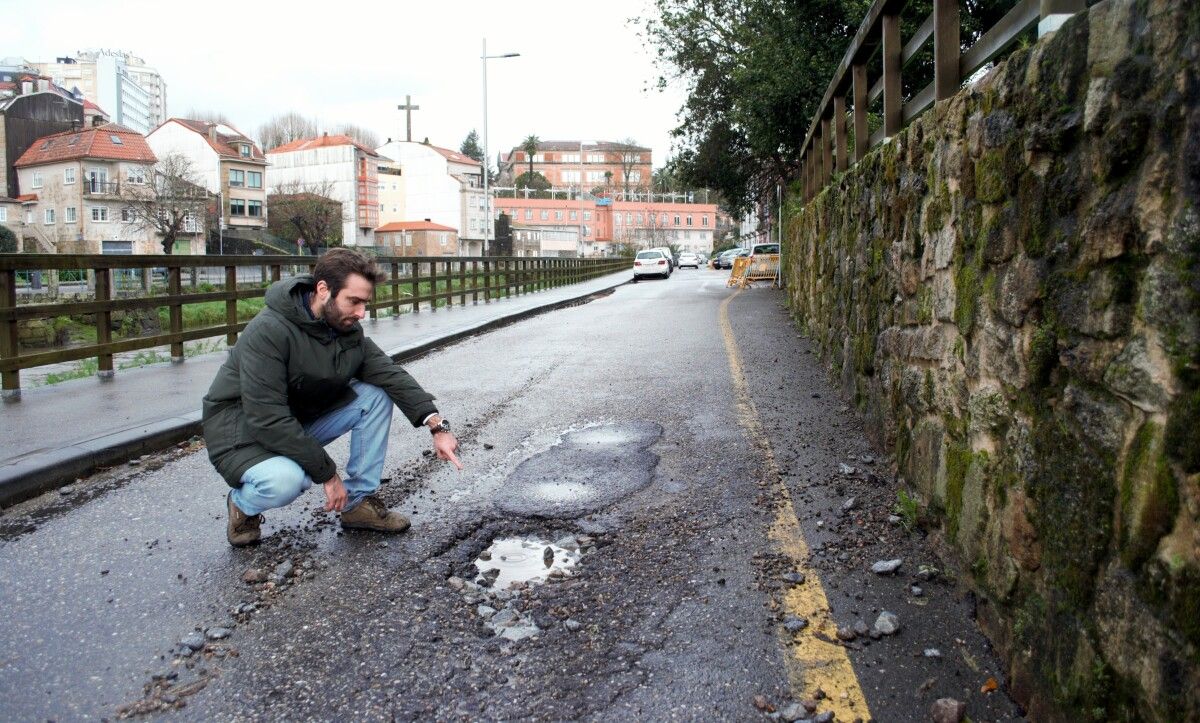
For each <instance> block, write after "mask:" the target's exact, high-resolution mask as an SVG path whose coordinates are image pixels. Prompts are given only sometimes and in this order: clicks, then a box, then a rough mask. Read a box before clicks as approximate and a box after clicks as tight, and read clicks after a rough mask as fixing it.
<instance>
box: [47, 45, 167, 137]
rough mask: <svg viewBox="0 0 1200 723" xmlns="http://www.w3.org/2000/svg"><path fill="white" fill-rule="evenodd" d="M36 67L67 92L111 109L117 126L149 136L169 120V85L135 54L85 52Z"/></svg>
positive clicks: (101, 51)
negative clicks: (76, 93) (81, 95)
mask: <svg viewBox="0 0 1200 723" xmlns="http://www.w3.org/2000/svg"><path fill="white" fill-rule="evenodd" d="M32 65H33V66H34V67H36V68H37V69H38V70H39V71H40V72H41V73H42V74H43V75H45V76H48V77H49V78H50V79H51V80H53V81H54V82H55V83H56V84H58V85H60V86H62V87H63V88H67V89H74V88H78V89H79V90H80V91H81V92H82V93H83V96H84V97H85V98H88V99H90V100H91V101H93V102H94V103H96V104H98V105H99V106H100V107H102V108H105V109H107V110H108V111H109V113H110V114H111V118H112V119H113V122H115V123H119V124H121V125H123V126H125V127H127V128H132V129H133V130H136V131H138V132H139V133H149V132H150V129H151V128H154V127H155V126H158V125H159V124H161V123H163V122H164V121H166V120H167V118H168V115H167V84H166V82H165V81H164V80H163V79H162V76H161V75H159V74H158V71H156V70H155V69H154V68H152V67H150V66H148V65H146V62H145V61H144V60H142V59H141V58H139V57H138V56H136V55H133V54H132V53H127V52H124V51H116V50H85V51H81V52H78V53H76V54H75V55H74V56H63V57H59V58H55V60H54V62H52V63H51V62H37V63H32Z"/></svg>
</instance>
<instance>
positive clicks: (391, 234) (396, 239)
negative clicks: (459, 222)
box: [375, 219, 458, 256]
mask: <svg viewBox="0 0 1200 723" xmlns="http://www.w3.org/2000/svg"><path fill="white" fill-rule="evenodd" d="M375 246H376V248H377V249H378V251H379V253H380V254H382V255H384V256H457V255H458V230H457V229H455V228H453V227H451V226H444V225H442V224H440V223H434V222H432V221H430V220H429V219H425V220H424V221H393V222H392V223H387V224H384V225H382V226H380V227H379V228H377V229H375Z"/></svg>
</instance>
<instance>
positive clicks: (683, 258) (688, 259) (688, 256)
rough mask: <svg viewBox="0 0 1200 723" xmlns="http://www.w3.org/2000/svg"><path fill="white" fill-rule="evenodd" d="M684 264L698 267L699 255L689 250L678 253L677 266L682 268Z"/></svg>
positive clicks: (694, 267)
mask: <svg viewBox="0 0 1200 723" xmlns="http://www.w3.org/2000/svg"><path fill="white" fill-rule="evenodd" d="M684 266H691V267H692V268H693V269H698V268H700V257H699V256H697V255H696V254H694V253H692V252H691V251H684V252H683V253H681V254H679V268H681V269H682V268H683V267H684Z"/></svg>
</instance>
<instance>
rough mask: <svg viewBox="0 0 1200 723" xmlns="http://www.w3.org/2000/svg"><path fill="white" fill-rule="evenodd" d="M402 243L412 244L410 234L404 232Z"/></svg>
mask: <svg viewBox="0 0 1200 723" xmlns="http://www.w3.org/2000/svg"><path fill="white" fill-rule="evenodd" d="M404 245H405V246H412V236H411V235H410V234H404Z"/></svg>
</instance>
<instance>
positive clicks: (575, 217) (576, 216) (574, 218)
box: [571, 211, 579, 221]
mask: <svg viewBox="0 0 1200 723" xmlns="http://www.w3.org/2000/svg"><path fill="white" fill-rule="evenodd" d="M571 220H572V221H578V220H579V212H578V211H572V212H571Z"/></svg>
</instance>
